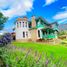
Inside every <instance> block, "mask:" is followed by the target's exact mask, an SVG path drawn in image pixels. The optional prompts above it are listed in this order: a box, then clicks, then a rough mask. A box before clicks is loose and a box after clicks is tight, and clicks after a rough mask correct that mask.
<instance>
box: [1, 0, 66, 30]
mask: <svg viewBox="0 0 67 67" xmlns="http://www.w3.org/2000/svg"><path fill="white" fill-rule="evenodd" d="M0 12H2V13H3V15H4V16H6V17H9V18H8V20H7V22H6V23H5V27H4V29H6V30H9V31H10V29H12V28H13V27H14V25H15V24H14V22H15V20H16V19H17V18H18V17H23V16H27V17H28V19H31V17H32V15H35V16H36V17H38V16H41V17H43V18H44V19H46V20H47V21H48V22H49V23H51V22H55V21H57V22H58V23H59V24H63V23H67V0H0Z"/></svg>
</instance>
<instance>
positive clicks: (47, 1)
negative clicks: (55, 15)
mask: <svg viewBox="0 0 67 67" xmlns="http://www.w3.org/2000/svg"><path fill="white" fill-rule="evenodd" d="M56 1H57V0H45V4H44V5H43V6H47V5H50V4H52V3H54V2H56Z"/></svg>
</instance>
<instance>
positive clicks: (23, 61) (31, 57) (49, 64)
mask: <svg viewBox="0 0 67 67" xmlns="http://www.w3.org/2000/svg"><path fill="white" fill-rule="evenodd" d="M3 50H4V47H3ZM3 55H5V56H3V58H4V60H5V63H6V64H8V65H9V66H11V67H67V47H66V46H64V45H61V44H59V45H51V44H43V43H34V42H26V43H22V42H12V45H9V46H7V47H5V51H3Z"/></svg>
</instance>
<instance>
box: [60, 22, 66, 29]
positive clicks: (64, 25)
mask: <svg viewBox="0 0 67 67" xmlns="http://www.w3.org/2000/svg"><path fill="white" fill-rule="evenodd" d="M59 30H67V23H66V24H60V25H59Z"/></svg>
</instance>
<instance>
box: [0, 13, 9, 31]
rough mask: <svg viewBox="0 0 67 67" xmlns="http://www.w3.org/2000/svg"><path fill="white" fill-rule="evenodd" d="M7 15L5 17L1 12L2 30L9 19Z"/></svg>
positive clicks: (0, 26) (0, 24)
mask: <svg viewBox="0 0 67 67" xmlns="http://www.w3.org/2000/svg"><path fill="white" fill-rule="evenodd" d="M7 19H8V18H7V17H4V16H3V14H2V13H1V12H0V30H2V29H3V27H4V23H5V22H6V21H7Z"/></svg>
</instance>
